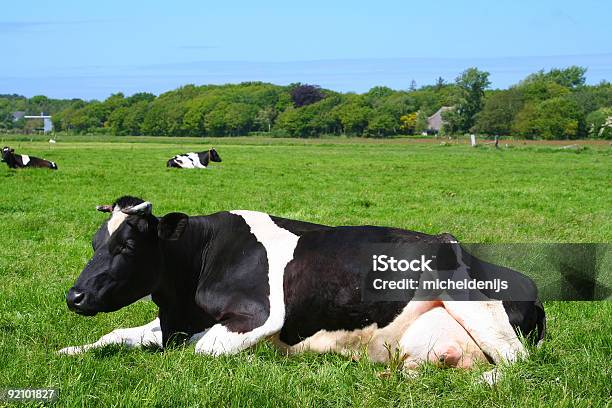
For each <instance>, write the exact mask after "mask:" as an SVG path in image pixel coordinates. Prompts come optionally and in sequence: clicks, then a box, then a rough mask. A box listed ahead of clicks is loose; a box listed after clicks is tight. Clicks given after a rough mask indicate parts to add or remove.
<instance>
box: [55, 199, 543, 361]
mask: <svg viewBox="0 0 612 408" xmlns="http://www.w3.org/2000/svg"><path fill="white" fill-rule="evenodd" d="M98 210H100V211H104V212H109V213H110V214H111V217H110V218H109V219H108V220H107V221H105V222H104V223H103V224H102V226H101V227H100V229H99V230H98V232H97V233H96V234H95V236H94V238H93V248H94V255H93V257H92V258H91V260H90V261H89V262H88V263H87V265H86V266H85V268H84V269H83V271H82V272H81V275H80V276H79V277H78V279H77V281H76V283H75V285H74V286H73V287H72V288H71V289H70V290H69V291H68V294H67V296H66V301H67V304H68V307H69V308H70V309H71V310H73V311H75V312H76V313H79V314H82V315H87V316H91V315H95V314H96V313H98V312H112V311H115V310H118V309H120V308H122V307H124V306H127V305H129V304H131V303H133V302H135V301H137V300H139V299H141V298H143V297H146V296H149V295H150V296H151V297H152V300H153V302H155V304H156V305H157V306H158V307H159V314H158V318H157V319H155V320H154V321H152V322H151V323H149V324H146V325H144V326H140V327H134V328H128V329H117V330H115V331H113V332H111V333H109V334H107V335H105V336H103V337H102V338H100V339H99V340H98V341H96V342H95V343H93V344H87V345H83V346H76V347H67V348H65V349H62V350H60V352H61V353H65V354H76V353H80V352H83V351H85V350H87V349H90V348H92V347H99V346H103V345H106V344H111V343H122V344H126V345H128V346H140V345H143V344H156V345H158V346H160V347H165V346H167V345H169V344H171V343H173V342H174V341H175V340H176V341H184V340H186V341H191V342H195V343H196V346H195V350H196V352H197V353H203V354H210V355H221V354H233V353H237V352H239V351H240V350H243V349H246V348H248V347H250V346H252V345H254V344H256V343H257V342H259V341H261V340H263V339H266V338H270V339H271V340H273V341H274V343H275V344H276V345H278V346H279V347H281V348H282V349H283V350H285V351H287V352H288V353H293V352H300V351H305V350H312V351H316V352H328V351H331V352H340V353H344V354H350V353H353V352H355V351H356V350H358V349H360V348H361V349H362V348H363V347H366V348H367V351H368V356H369V357H370V358H371V359H372V360H374V361H380V362H384V361H386V360H387V359H388V357H389V353H388V350H387V345H397V346H398V347H399V348H400V349H401V351H402V353H404V354H405V355H406V356H407V357H408V360H407V365H408V366H414V365H418V364H420V363H422V362H423V361H427V360H429V361H438V362H441V363H444V364H446V365H452V366H459V367H469V366H471V365H472V363H473V362H475V361H479V360H483V361H486V360H487V359H488V360H489V361H492V362H495V363H498V362H512V361H515V360H517V359H519V358H521V357H522V356H525V355H526V349H525V347H524V345H523V344H522V343H521V341H519V338H518V337H517V333H519V332H520V333H522V334H524V335H528V334H530V333H534V334H535V337H537V338H538V339H541V338H542V337H543V335H544V328H545V316H544V309H543V307H542V304H541V303H540V302H539V300H537V289H536V287H535V285H534V284H533V282H532V281H531V280H529V279H528V278H526V277H524V276H523V275H521V274H519V273H518V272H515V271H512V270H510V269H507V268H503V267H500V266H496V265H492V264H489V263H486V262H483V261H480V260H478V259H476V258H474V257H471V255H469V254H468V253H467V252H465V251H463V250H462V248H461V246H460V245H459V244H457V243H456V241H455V240H454V238H453V237H452V236H451V235H450V234H442V235H437V236H434V235H427V234H423V233H419V232H413V231H406V230H400V229H395V228H385V227H373V226H363V227H328V226H324V225H317V224H311V223H307V222H301V221H294V220H289V219H284V218H279V217H275V216H271V215H268V214H265V213H261V212H255V211H244V210H240V211H229V212H219V213H215V214H211V215H207V216H187V215H185V214H182V213H170V214H167V215H165V216H163V217H161V218H158V217H155V216H154V215H153V214H152V213H151V204H150V203H148V202H143V200H141V199H138V198H134V197H122V198H120V199H118V200H117V201H116V202H115V203H114V204H113V205H108V206H100V207H98ZM385 242H386V243H389V242H391V243H394V244H398V243H409V244H412V243H425V244H430V243H434V244H437V243H440V244H445V245H450V246H451V247H452V248H453V249H452V251H455V252H453V254H455V255H456V258H453V257H455V255H452V254H451V255H452V256H451V258H453V259H456V261H457V262H458V266H457V265H456V266H453V267H457V268H460V267H461V265H463V262H464V261H466V262H469V263H470V265H471V271H470V274H472V275H473V274H476V275H479V276H480V277H482V276H484V275H486V274H492V273H493V274H494V273H503V274H504V276H506V277H508V278H509V279H513V280H514V281H515V282H518V283H519V284H520V285H521V287H522V288H523V289H522V290H524V291H525V292H527V296H529V297H532V298H533V299H534V300H526V301H506V300H504V301H500V300H496V299H495V298H494V297H493V296H491V297H487V298H485V300H482V301H440V300H414V299H408V300H407V301H403V302H397V301H376V302H364V301H363V291H364V290H365V289H364V288H363V285H362V283H363V276H364V273H366V274H367V272H368V270H369V268H370V267H371V266H370V264H369V262H366V263H360V262H358V261H357V260H358V259H360V256H361V254H360V253H359V251H360V250H361V248H363V247H364V245H370V244H373V245H376V244H379V243H385ZM453 262H455V261H453V260H452V259H451V263H453ZM447 269H448V267H447ZM491 276H492V275H491ZM491 295H494V293H491Z"/></svg>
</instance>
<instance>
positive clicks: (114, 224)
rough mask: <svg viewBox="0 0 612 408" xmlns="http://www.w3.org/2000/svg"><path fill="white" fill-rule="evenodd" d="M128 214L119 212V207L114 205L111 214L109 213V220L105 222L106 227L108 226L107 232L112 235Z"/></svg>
mask: <svg viewBox="0 0 612 408" xmlns="http://www.w3.org/2000/svg"><path fill="white" fill-rule="evenodd" d="M127 217H128V215H127V214H126V213H124V212H121V208H119V207H115V209H113V215H111V218H110V220H108V223H107V224H106V228H108V234H109V235H113V232H115V231H117V228H119V226H120V225H121V224H122V223H123V221H125V219H126V218H127Z"/></svg>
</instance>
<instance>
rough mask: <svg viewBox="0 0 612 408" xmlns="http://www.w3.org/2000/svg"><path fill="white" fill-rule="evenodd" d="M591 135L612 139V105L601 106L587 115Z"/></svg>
mask: <svg viewBox="0 0 612 408" xmlns="http://www.w3.org/2000/svg"><path fill="white" fill-rule="evenodd" d="M586 125H587V129H588V134H589V137H594V138H601V139H612V107H608V108H600V109H598V110H596V111H594V112H591V113H590V114H589V115H588V116H587V117H586Z"/></svg>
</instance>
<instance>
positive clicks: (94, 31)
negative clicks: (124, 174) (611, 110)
mask: <svg viewBox="0 0 612 408" xmlns="http://www.w3.org/2000/svg"><path fill="white" fill-rule="evenodd" d="M1 9H2V11H1V12H0V43H1V44H2V53H1V54H0V55H2V57H0V93H19V94H24V95H26V96H32V95H36V94H45V95H48V96H52V97H62V98H71V97H80V98H85V99H91V98H97V99H103V98H105V97H107V96H108V95H110V94H111V93H113V92H118V91H122V92H124V93H126V94H132V93H134V92H139V91H149V92H154V93H160V92H164V91H167V90H170V89H174V88H176V87H178V86H180V85H184V84H188V83H195V84H205V83H228V82H241V81H249V80H262V81H268V82H273V83H278V84H288V83H291V82H306V83H315V84H319V85H321V86H323V87H327V88H331V89H335V90H339V91H356V92H363V91H365V90H367V89H369V88H370V87H372V86H375V85H387V86H390V87H392V88H396V89H405V88H408V87H409V85H410V82H411V81H412V80H413V79H414V80H415V81H416V82H417V85H424V84H428V83H433V82H434V81H435V79H436V78H437V77H438V76H442V77H443V78H445V79H446V80H453V79H454V78H455V77H456V76H457V74H458V73H459V72H460V71H462V70H463V69H465V68H467V67H470V66H477V67H479V68H481V69H485V70H488V71H489V72H491V80H492V82H493V86H494V87H506V86H508V85H510V84H512V83H516V82H517V81H518V80H520V79H521V78H523V77H524V76H525V75H527V74H529V73H531V72H534V71H536V70H538V69H549V68H552V67H563V66H568V65H573V64H575V65H583V66H586V67H588V72H587V78H588V82H590V83H597V82H599V81H600V80H602V79H606V80H612V24H610V22H609V19H610V16H611V15H612V2H611V1H609V0H601V1H597V0H581V1H580V2H576V1H566V0H554V1H552V0H530V1H523V0H514V1H509V0H496V1H495V0H487V1H476V0H469V1H458V0H456V1H450V0H448V1H447V0H438V1H435V2H432V1H419V2H414V1H406V0H405V1H399V0H398V1H396V0H377V1H367V2H366V1H359V0H353V1H345V0H326V1H321V0H310V1H307V2H299V4H291V2H288V1H271V0H258V1H233V2H229V1H225V2H220V1H196V0H193V1H186V0H175V1H172V2H168V1H166V2H162V1H153V0H149V1H139V0H136V1H130V0H123V1H115V0H105V1H99V2H89V1H82V0H79V1H62V0H56V1H52V2H51V1H42V0H41V1H39V0H31V1H29V2H27V5H25V4H24V3H22V2H16V1H12V2H5V3H3V4H2V7H1Z"/></svg>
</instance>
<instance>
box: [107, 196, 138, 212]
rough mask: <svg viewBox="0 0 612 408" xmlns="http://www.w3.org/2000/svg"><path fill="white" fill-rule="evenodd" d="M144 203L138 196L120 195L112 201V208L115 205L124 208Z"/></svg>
mask: <svg viewBox="0 0 612 408" xmlns="http://www.w3.org/2000/svg"><path fill="white" fill-rule="evenodd" d="M142 203H144V200H143V199H142V198H138V197H132V196H128V195H126V196H122V197H119V198H118V199H117V200H116V201H115V202H114V203H113V208H115V207H119V208H122V209H125V208H129V207H134V206H136V205H138V204H142Z"/></svg>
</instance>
